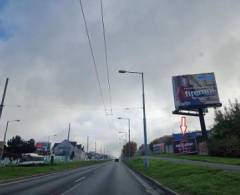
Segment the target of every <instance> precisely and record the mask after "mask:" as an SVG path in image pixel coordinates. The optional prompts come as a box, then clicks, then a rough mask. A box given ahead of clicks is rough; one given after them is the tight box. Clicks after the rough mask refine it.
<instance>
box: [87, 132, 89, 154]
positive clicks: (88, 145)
mask: <svg viewBox="0 0 240 195" xmlns="http://www.w3.org/2000/svg"><path fill="white" fill-rule="evenodd" d="M88 147H89V136H87V153H88Z"/></svg>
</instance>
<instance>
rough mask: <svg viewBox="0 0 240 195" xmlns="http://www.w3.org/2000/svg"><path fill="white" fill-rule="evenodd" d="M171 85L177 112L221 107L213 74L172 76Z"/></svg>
mask: <svg viewBox="0 0 240 195" xmlns="http://www.w3.org/2000/svg"><path fill="white" fill-rule="evenodd" d="M172 84H173V95H174V103H175V108H176V109H177V110H179V109H187V110H194V109H198V108H207V107H217V106H221V103H220V100H219V96H218V90H217V84H216V80H215V76H214V73H202V74H191V75H180V76H173V77H172Z"/></svg>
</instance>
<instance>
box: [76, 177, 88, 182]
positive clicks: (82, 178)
mask: <svg viewBox="0 0 240 195" xmlns="http://www.w3.org/2000/svg"><path fill="white" fill-rule="evenodd" d="M85 178H86V177H81V178H79V179H77V180H76V181H75V183H78V182H80V181H83V180H84V179H85Z"/></svg>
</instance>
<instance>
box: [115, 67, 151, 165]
mask: <svg viewBox="0 0 240 195" xmlns="http://www.w3.org/2000/svg"><path fill="white" fill-rule="evenodd" d="M118 72H119V73H132V74H138V75H141V78H142V104H143V130H144V157H145V158H144V167H145V168H148V166H149V162H148V158H147V154H148V148H147V123H146V111H145V91H144V75H143V72H133V71H127V70H119V71H118Z"/></svg>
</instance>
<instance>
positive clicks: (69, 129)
mask: <svg viewBox="0 0 240 195" xmlns="http://www.w3.org/2000/svg"><path fill="white" fill-rule="evenodd" d="M70 131H71V123H69V126H68V139H67V140H68V141H69V139H70Z"/></svg>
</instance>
